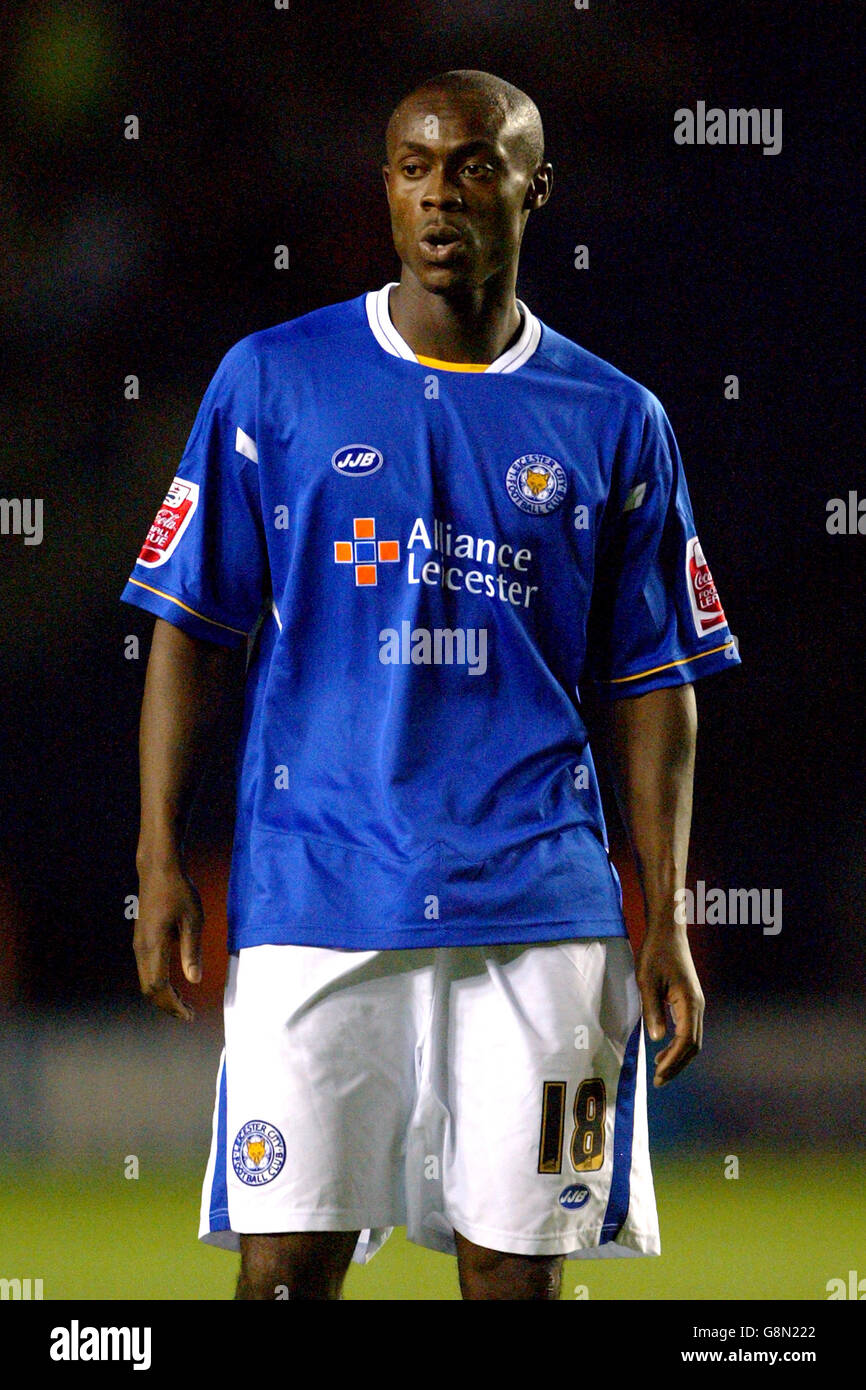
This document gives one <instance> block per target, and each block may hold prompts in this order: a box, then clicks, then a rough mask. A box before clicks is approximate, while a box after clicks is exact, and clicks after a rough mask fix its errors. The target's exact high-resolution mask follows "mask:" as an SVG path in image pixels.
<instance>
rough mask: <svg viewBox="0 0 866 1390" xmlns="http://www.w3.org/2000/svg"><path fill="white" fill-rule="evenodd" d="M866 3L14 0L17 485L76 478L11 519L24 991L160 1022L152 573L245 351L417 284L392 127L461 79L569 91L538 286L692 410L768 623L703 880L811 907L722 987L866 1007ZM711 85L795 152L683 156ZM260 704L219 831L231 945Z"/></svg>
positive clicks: (698, 500)
mask: <svg viewBox="0 0 866 1390" xmlns="http://www.w3.org/2000/svg"><path fill="white" fill-rule="evenodd" d="M857 20H858V6H857V5H855V4H846V3H838V4H808V3H802V4H793V5H791V4H785V3H768V4H734V3H703V0H701V2H699V3H694V2H693V3H659V0H651V2H650V0H642V2H641V3H628V4H626V3H610V4H604V3H601V0H591V7H590V9H589V10H588V11H577V10H575V9H574V8H573V5H571V4H570V3H568V0H542V3H465V4H457V3H436V2H435V0H432V2H431V3H427V4H425V5H423V6H409V5H406V4H392V3H380V4H378V5H375V6H374V5H361V4H354V3H335V4H323V3H318V4H312V3H310V4H303V3H299V0H292V3H291V8H290V9H289V10H288V11H282V10H276V9H275V8H274V6H273V4H271V3H266V0H259V2H257V3H254V2H253V0H238V2H237V3H233V4H231V5H227V4H226V5H219V4H211V3H208V4H203V3H184V4H182V5H177V6H175V5H172V4H169V3H163V2H162V0H160V2H159V3H146V2H145V3H129V4H122V5H106V4H99V3H82V4H64V5H60V4H44V3H41V4H40V3H33V4H28V5H27V6H26V7H22V8H21V9H19V10H18V11H14V10H13V11H11V12H7V14H6V17H5V19H4V20H3V26H4V34H3V38H4V43H3V52H4V53H5V55H6V56H5V60H4V61H5V68H4V75H3V96H2V102H3V107H4V111H3V115H4V128H5V131H6V135H5V138H4V140H3V142H2V144H0V194H2V211H3V235H4V241H5V248H4V261H5V272H4V274H3V276H2V285H0V316H2V323H3V330H4V333H3V336H4V340H5V343H6V352H5V354H4V356H5V390H4V398H5V408H4V411H3V425H4V427H3V429H2V431H0V496H4V497H42V498H43V499H44V528H45V534H44V541H43V543H42V544H41V545H39V546H27V545H25V544H24V543H23V538H22V537H20V536H12V535H6V536H0V575H2V579H0V586H2V602H0V731H2V741H3V748H2V765H0V808H2V813H0V814H2V822H0V924H2V934H0V941H2V946H0V993H2V998H3V1000H4V1002H5V1003H6V1004H8V1005H17V1006H18V1008H19V1009H23V1010H25V1011H28V1012H32V1011H37V1010H39V1009H41V1008H48V1007H51V1006H58V1005H60V1006H71V1005H73V1004H75V1005H83V1006H84V1007H85V1008H87V1009H91V1010H94V1009H97V1010H102V1009H104V1008H106V1007H117V1006H121V1007H125V1008H126V1007H128V1008H135V1007H141V1008H144V1007H146V1006H145V1005H143V1004H142V1005H140V1006H138V1005H137V1004H136V1000H137V983H136V979H135V972H134V966H133V961H132V955H131V950H130V940H131V927H132V923H131V921H130V920H129V919H128V917H127V916H126V915H125V900H126V898H127V896H128V895H129V894H133V893H135V892H136V888H137V884H136V877H135V866H134V852H135V843H136V836H137V811H138V783H137V777H138V771H137V746H136V745H137V723H138V713H139V707H140V700H141V693H142V689H143V683H144V672H145V665H146V656H147V648H148V643H149V635H150V632H151V629H152V619H150V618H148V617H147V616H146V615H144V614H141V613H139V612H137V611H135V610H133V609H131V608H129V607H127V606H126V605H122V604H121V603H120V602H119V594H120V591H121V589H122V588H123V585H124V582H125V580H126V577H127V575H128V573H129V571H130V569H131V567H132V564H133V562H134V558H135V555H136V553H137V551H138V548H139V545H140V543H141V540H142V539H143V536H144V534H145V532H146V529H147V527H148V525H149V523H150V521H151V519H152V516H153V514H154V512H155V510H156V507H157V505H158V504H159V502H160V501H161V499H162V496H163V494H164V492H165V489H166V486H167V484H168V482H169V481H170V480H171V478H172V476H173V473H174V471H175V464H176V462H177V460H178V459H179V457H180V455H181V452H182V449H183V446H184V444H185V441H186V437H187V434H188V432H189V430H190V428H191V425H192V421H193V418H194V415H195V411H196V409H197V406H198V404H199V401H200V399H201V396H202V393H203V391H204V389H205V387H206V385H207V383H208V381H209V379H210V377H211V375H212V373H213V371H214V369H215V368H216V365H217V363H218V362H219V360H220V358H221V357H222V356H223V354H224V353H225V351H226V350H227V349H228V348H229V347H230V346H231V344H232V343H234V342H236V341H237V340H238V339H239V338H240V337H242V336H243V335H244V334H246V333H248V332H251V331H253V330H255V329H258V328H262V327H265V326H267V325H270V324H273V323H277V322H280V321H281V320H284V319H287V318H291V317H294V316H296V315H298V314H302V313H304V312H306V311H308V310H310V309H312V308H315V307H317V306H319V305H321V304H324V303H329V302H333V301H336V300H340V299H347V298H350V297H352V296H354V295H357V294H360V293H361V292H363V291H365V290H368V289H372V288H377V287H378V286H380V285H381V284H383V283H384V282H385V280H387V279H395V278H397V276H398V267H397V263H396V259H395V256H394V253H393V249H392V247H391V242H390V233H389V228H388V220H387V211H386V204H385V198H384V192H383V189H382V185H381V175H380V173H379V166H380V164H381V162H382V152H383V149H382V135H383V131H384V126H385V123H386V120H387V118H388V115H389V113H390V111H391V109H392V107H393V106H394V104H395V103H396V101H397V100H398V99H399V98H400V97H401V96H402V95H403V94H404V93H405V92H406V91H408V90H409V89H411V88H412V87H413V86H414V85H415V84H416V83H417V82H418V81H419V80H421V79H422V78H424V77H427V76H429V75H430V74H432V73H435V72H438V71H440V70H444V69H447V68H453V67H479V68H485V69H488V70H490V71H493V72H496V73H497V74H499V75H500V76H502V77H505V78H506V79H508V80H510V81H512V82H514V83H516V84H517V85H518V86H520V87H522V88H524V89H525V90H526V91H527V92H528V93H529V94H530V95H531V96H532V97H533V98H534V100H535V101H536V102H537V104H538V106H539V108H540V110H541V114H542V117H543V120H544V124H545V133H546V137H547V153H548V157H549V158H550V159H551V160H552V162H553V165H554V169H555V186H554V194H553V198H552V200H551V202H550V204H549V205H548V207H547V208H545V209H544V210H542V211H541V212H539V213H537V214H534V215H533V217H532V218H531V219H530V223H529V228H528V231H527V235H526V240H525V242H524V252H523V258H522V272H521V277H520V281H519V286H518V290H519V293H520V295H521V297H522V298H523V299H525V300H526V301H527V303H528V304H529V305H530V307H531V308H532V310H533V311H534V312H535V313H536V314H537V315H538V316H539V317H540V318H541V319H542V320H543V321H545V322H547V323H549V324H550V325H551V326H552V327H555V328H556V329H558V330H559V331H560V332H562V333H565V334H566V335H568V336H570V337H573V338H574V339H576V340H577V341H578V342H580V343H581V344H582V345H583V346H585V347H586V348H588V349H590V350H591V351H592V352H595V353H597V354H599V355H600V356H602V357H605V358H607V359H608V360H610V361H612V362H613V363H614V364H615V365H616V366H618V367H620V368H621V369H622V370H624V371H625V372H627V373H629V374H630V375H632V376H634V377H636V378H637V379H638V380H639V381H641V382H642V383H643V384H645V385H646V386H648V387H649V388H650V389H651V390H653V391H654V392H655V393H656V394H657V395H658V396H659V397H660V399H661V400H662V402H663V404H664V405H665V407H666V409H667V411H668V414H669V416H670V419H671V422H672V424H673V427H674V430H675V432H676V434H677V437H678V440H679V444H680V448H681V450H682V453H683V457H684V460H685V466H686V473H687V477H688V481H689V488H690V492H691V497H692V502H693V506H694V511H695V515H696V518H697V524H698V531H699V534H700V536H701V540H702V542H703V545H704V549H705V551H706V554H707V558H708V561H709V563H710V566H711V568H712V571H713V574H714V577H715V579H716V581H717V583H718V586H719V589H720V592H721V595H722V599H723V602H724V604H725V608H726V611H727V613H728V617H729V621H730V624H731V627H732V630H733V631H734V633H735V634H736V635H737V638H738V640H739V644H740V650H741V655H742V658H743V666H742V668H741V669H739V670H736V671H731V672H730V673H726V674H725V675H724V676H719V677H716V678H712V679H710V680H707V681H706V682H699V683H698V686H697V693H698V707H699V715H700V725H701V727H700V733H699V759H698V769H697V780H696V802H695V814H694V823H693V838H692V856H691V865H690V869H691V872H690V879H691V880H694V878H695V877H696V876H700V877H703V878H704V879H705V881H706V882H707V884H708V885H712V886H716V885H717V886H721V887H724V888H729V887H744V888H759V889H766V890H769V891H770V892H772V891H773V890H775V889H781V890H782V892H783V903H784V917H783V928H782V932H781V934H780V935H778V936H775V937H770V936H765V935H764V934H763V933H762V931H761V929H760V926H756V925H752V926H749V925H743V926H731V927H715V928H712V927H699V928H696V929H695V931H694V933H693V940H694V943H695V953H696V956H697V958H698V959H699V962H700V964H701V970H702V977H703V978H704V980H705V987H706V988H707V992H708V995H709V996H710V1000H711V1003H712V1001H713V1000H714V999H720V1000H722V1001H728V1002H729V1003H733V1004H736V1002H737V1001H743V1002H744V1003H746V1002H749V1001H752V1002H757V1001H761V1000H764V1001H770V1000H772V1001H773V1002H774V1003H775V1004H776V1005H777V1006H778V1005H779V1004H780V1002H783V1001H784V1000H785V999H787V998H789V997H790V998H792V999H795V997H796V996H801V997H802V996H808V997H809V998H810V999H811V1000H813V1001H825V1002H826V1001H832V1000H834V999H839V1000H842V999H843V997H845V996H848V1002H849V1003H850V1002H852V999H851V996H854V995H857V994H858V993H862V991H863V989H864V987H866V967H864V963H863V950H862V921H863V912H864V900H866V854H864V843H866V841H864V801H866V797H864V775H863V774H864V738H863V721H862V714H861V709H862V690H863V673H864V660H863V646H864V642H863V638H864V605H863V573H864V564H863V556H864V550H866V536H860V535H847V536H836V535H828V533H827V530H826V505H827V502H828V500H829V499H830V498H832V497H838V496H841V497H846V496H847V494H848V491H849V489H857V488H858V487H859V488H860V495H861V496H866V478H864V470H863V466H862V461H861V460H862V449H861V437H862V422H861V420H860V418H859V416H858V413H857V406H858V404H859V395H860V390H859V388H860V380H861V374H860V372H859V371H858V370H857V366H856V364H855V357H856V347H857V345H858V337H859V333H858V330H859V327H860V324H861V322H862V314H861V312H860V307H859V306H858V304H857V302H856V294H855V287H854V281H853V273H852V261H853V253H854V251H855V248H856V249H857V250H859V249H860V242H861V240H862V238H861V235H860V229H859V228H858V227H857V226H856V225H855V221H856V213H857V210H858V206H859V198H860V194H861V177H860V168H859V165H858V164H857V162H856V154H855V135H856V131H857V125H858V114H857V95H856V94H857V92H858V90H859V86H860V74H861V59H860V56H859V54H858V51H857V50H858V35H857V33H856V25H857ZM698 100H704V101H706V102H707V104H708V105H710V106H712V105H718V106H722V107H728V106H729V105H730V106H745V107H751V106H757V107H771V108H774V107H781V108H782V110H783V147H782V151H781V153H780V154H778V155H776V156H766V155H764V154H763V153H762V151H761V149H760V147H733V148H726V147H706V146H705V147H693V148H690V147H681V146H678V145H676V144H675V143H674V139H673V130H674V111H675V110H676V109H677V108H678V107H682V106H688V107H691V108H694V105H695V103H696V102H697V101H698ZM129 114H135V115H137V116H138V118H139V121H140V138H139V139H138V140H137V141H135V140H127V139H124V133H123V132H124V118H125V117H126V116H127V115H129ZM283 243H284V244H286V245H288V247H289V250H290V258H291V266H290V269H289V270H287V271H277V270H275V269H274V247H275V246H276V245H278V244H283ZM578 243H585V244H586V245H587V246H588V247H589V255H590V269H589V270H588V271H577V270H575V269H574V266H573V248H574V247H575V245H577V244H578ZM130 373H135V374H136V375H137V376H138V377H139V380H140V399H139V400H137V401H128V400H125V399H124V378H125V377H126V376H127V375H128V374H130ZM729 373H736V374H737V376H738V377H739V381H740V399H739V400H738V401H728V400H725V399H724V394H723V391H724V378H725V376H726V375H728V374H729ZM129 634H138V635H139V637H140V639H141V647H140V652H139V655H138V658H137V659H128V657H127V655H126V651H127V647H126V644H125V639H126V638H127V636H128V635H129ZM241 675H242V671H239V680H240V677H241ZM237 709H238V704H237V700H235V703H234V706H233V707H232V708H231V709H230V710H229V714H228V718H227V724H226V740H225V742H224V745H223V747H222V748H221V749H218V750H217V752H216V754H215V757H214V760H213V763H212V766H211V768H210V773H209V777H208V783H207V791H206V793H205V794H204V795H203V796H202V797H201V798H200V802H199V806H198V809H197V812H196V815H195V819H194V825H193V829H192V833H191V844H192V846H193V857H194V862H195V864H196V865H197V866H198V870H197V872H198V877H197V882H199V886H200V887H201V888H202V891H203V893H205V894H206V895H207V901H208V903H209V904H210V902H211V901H212V900H213V899H216V904H215V906H213V908H212V910H211V912H210V915H211V917H212V918H213V917H216V919H217V921H216V924H215V923H214V922H213V921H212V923H211V925H212V927H213V928H214V930H215V932H216V936H219V934H220V930H221V927H220V919H219V894H220V892H221V891H222V887H223V885H224V880H225V872H226V864H227V853H228V848H229V843H230V830H231V816H232V748H231V738H230V734H231V730H232V728H233V723H232V721H233V720H235V719H236V718H237ZM611 821H612V824H611V832H612V836H613V839H614V843H615V845H616V846H617V858H618V862H620V863H622V860H623V846H622V840H621V832H620V831H619V828H618V825H617V824H616V823H615V822H614V817H613V816H611ZM632 897H633V895H632V894H631V893H630V895H629V901H630V902H631V901H632ZM632 924H633V923H632ZM217 994H218V982H217V989H216V992H214V991H213V990H212V991H211V998H212V999H215V998H216V997H217Z"/></svg>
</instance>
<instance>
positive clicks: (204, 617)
mask: <svg viewBox="0 0 866 1390" xmlns="http://www.w3.org/2000/svg"><path fill="white" fill-rule="evenodd" d="M129 582H130V584H137V585H138V587H139V589H147V591H148V592H149V593H151V594H158V595H159V597H160V598H167V599H170V600H171V602H172V603H176V604H177V606H178V608H183V609H184V610H185V611H186V612H187V613H192V615H193V617H194V618H201V619H202V621H203V622H205V623H212V624H213V626H214V627H222V628H225V630H226V632H236V633H237V634H238V636H239V637H246V636H247V633H246V632H244V630H243V628H242V627H229V625H228V623H218V622H217V620H216V618H209V617H208V616H207V614H206V613H199V611H198V609H196V608H190V606H189V604H188V603H181V601H180V599H179V598H175V596H174V594H166V593H163V591H162V589H155V588H154V587H153V585H152V584H143V583H142V582H141V580H140V579H133V578H132V576H131V575H130V579H129Z"/></svg>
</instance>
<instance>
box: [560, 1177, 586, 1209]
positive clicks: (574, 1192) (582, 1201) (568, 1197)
mask: <svg viewBox="0 0 866 1390" xmlns="http://www.w3.org/2000/svg"><path fill="white" fill-rule="evenodd" d="M588 1201H589V1188H588V1187H584V1185H583V1183H582V1182H580V1183H571V1184H570V1186H569V1187H564V1188H563V1189H562V1191H561V1192H560V1194H559V1205H560V1206H561V1207H565V1209H566V1211H575V1210H576V1209H577V1208H578V1207H582V1206H585V1205H586V1203H587V1202H588Z"/></svg>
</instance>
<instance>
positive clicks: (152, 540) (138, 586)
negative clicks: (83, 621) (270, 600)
mask: <svg viewBox="0 0 866 1390" xmlns="http://www.w3.org/2000/svg"><path fill="white" fill-rule="evenodd" d="M255 431H256V364H255V359H254V357H253V355H252V352H251V350H250V349H249V347H248V346H247V344H246V342H242V343H238V344H237V345H236V346H235V347H234V348H232V349H231V351H230V352H229V353H227V354H226V356H225V357H224V358H223V361H222V362H221V363H220V366H219V368H218V369H217V372H216V374H215V376H214V378H213V380H212V381H211V383H210V386H209V387H208V389H207V392H206V393H205V396H204V399H203V401H202V404H201V407H200V409H199V412H198V415H197V417H196V420H195V424H194V425H193V429H192V433H191V434H190V437H189V441H188V443H187V446H186V449H185V450H184V454H183V457H182V459H181V461H180V464H179V465H178V471H177V474H176V475H175V477H174V479H173V480H172V483H171V485H170V487H169V489H168V492H167V493H166V495H165V498H164V500H163V502H162V505H161V506H160V507H159V509H158V510H157V513H156V516H155V517H154V520H153V524H152V525H151V527H150V530H149V531H148V533H147V535H146V537H145V540H144V544H143V546H142V548H141V551H140V552H139V555H138V559H137V560H136V562H135V567H134V569H133V571H132V573H131V575H130V577H129V580H128V582H127V584H126V587H125V589H124V590H123V593H122V594H121V598H122V599H123V600H124V601H125V602H127V603H134V604H137V605H138V607H140V608H146V609H148V610H149V611H150V612H151V613H154V614H155V615H156V616H157V617H160V618H165V619H166V620H167V621H168V622H170V623H174V624H175V625H176V626H177V627H181V628H183V629H184V630H185V631H187V632H189V633H190V634H191V635H192V636H194V637H203V638H205V639H206V640H208V641H211V642H215V643H217V644H219V645H222V646H226V647H237V646H240V645H241V644H242V643H243V642H244V641H245V639H246V637H247V636H248V634H249V633H250V632H251V630H252V629H253V628H254V627H255V625H256V622H257V620H258V617H259V614H260V613H261V611H262V608H263V606H264V605H265V602H266V600H267V596H268V593H269V587H270V581H269V570H268V561H267V546H266V541H265V532H264V526H263V522H262V512H261V497H260V490H259V475H258V450H257V446H256V434H255Z"/></svg>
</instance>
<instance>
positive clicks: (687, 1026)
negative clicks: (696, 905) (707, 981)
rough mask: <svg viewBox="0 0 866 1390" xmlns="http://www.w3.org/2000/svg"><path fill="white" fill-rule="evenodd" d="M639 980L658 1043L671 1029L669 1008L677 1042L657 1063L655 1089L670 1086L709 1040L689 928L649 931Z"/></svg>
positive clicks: (651, 1030)
mask: <svg viewBox="0 0 866 1390" xmlns="http://www.w3.org/2000/svg"><path fill="white" fill-rule="evenodd" d="M637 982H638V987H639V989H640V994H641V1002H642V1004H643V1014H644V1020H645V1022H646V1027H647V1032H648V1033H649V1036H650V1038H651V1039H652V1041H653V1042H661V1040H662V1038H663V1037H664V1036H665V1034H666V1032H667V1031H668V1025H667V1018H666V1016H665V1005H667V1007H668V1008H669V1009H670V1011H671V1016H672V1018H673V1023H674V1037H673V1040H672V1041H671V1042H669V1043H668V1045H667V1047H663V1048H662V1050H661V1052H659V1053H657V1054H656V1059H655V1076H654V1078H653V1085H654V1086H664V1085H665V1084H666V1083H667V1082H668V1081H671V1080H673V1078H674V1077H675V1076H676V1075H677V1074H678V1073H679V1072H681V1071H682V1069H683V1067H686V1066H688V1064H689V1062H690V1061H691V1060H692V1058H693V1057H696V1056H697V1055H698V1053H699V1052H700V1050H701V1044H702V1042H703V1032H704V996H703V992H702V990H701V986H700V982H699V980H698V976H697V971H696V970H695V967H694V962H693V961H692V953H691V951H690V950H689V942H688V937H687V936H686V929H685V927H680V928H674V929H673V930H671V931H658V932H652V931H650V932H647V935H646V937H645V938H644V943H643V945H642V947H641V949H640V951H639V952H638V958H637Z"/></svg>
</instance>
